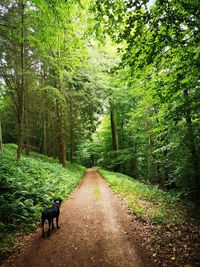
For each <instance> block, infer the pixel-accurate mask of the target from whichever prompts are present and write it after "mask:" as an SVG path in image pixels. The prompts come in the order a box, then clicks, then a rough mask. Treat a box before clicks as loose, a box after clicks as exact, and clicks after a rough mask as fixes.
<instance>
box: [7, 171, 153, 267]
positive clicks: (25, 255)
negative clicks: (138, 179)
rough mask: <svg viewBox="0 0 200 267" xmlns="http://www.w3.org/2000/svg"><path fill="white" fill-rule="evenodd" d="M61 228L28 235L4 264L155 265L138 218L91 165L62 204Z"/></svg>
mask: <svg viewBox="0 0 200 267" xmlns="http://www.w3.org/2000/svg"><path fill="white" fill-rule="evenodd" d="M60 226H61V228H60V229H58V230H57V229H56V230H52V231H51V236H50V237H45V238H40V236H41V229H38V230H37V231H35V233H33V234H32V235H30V236H28V238H26V239H25V240H24V242H23V245H22V246H21V248H20V251H19V252H18V253H17V255H13V257H11V258H9V259H8V260H7V261H6V262H4V264H3V265H2V266H3V267H7V266H9V267H12V266H15V267H36V266H37V267H49V266H50V267H58V266H63V267H64V266H65V267H68V266H69V267H153V266H155V264H154V263H152V261H151V259H150V258H149V256H148V252H147V251H144V249H143V248H141V246H140V244H141V240H140V237H139V236H137V234H136V232H135V231H134V221H132V220H131V217H130V216H129V215H128V213H127V208H126V207H125V205H123V202H122V201H121V200H120V199H119V198H118V197H117V196H116V195H114V194H113V192H112V190H111V189H110V188H109V187H108V186H107V184H106V182H105V181H104V180H103V179H102V177H101V176H100V175H99V174H98V173H97V172H96V171H95V170H94V169H88V170H87V171H86V173H85V176H84V178H83V180H82V182H81V184H80V186H79V187H78V188H77V189H76V190H75V191H74V193H73V194H72V195H71V196H70V198H69V199H68V200H67V201H65V202H64V203H63V204H62V206H61V214H60Z"/></svg>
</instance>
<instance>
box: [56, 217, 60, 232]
mask: <svg viewBox="0 0 200 267" xmlns="http://www.w3.org/2000/svg"><path fill="white" fill-rule="evenodd" d="M58 218H59V216H56V226H57V229H59V228H60V226H58Z"/></svg>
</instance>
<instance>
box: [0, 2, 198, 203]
mask: <svg viewBox="0 0 200 267" xmlns="http://www.w3.org/2000/svg"><path fill="white" fill-rule="evenodd" d="M187 2H188V1H185V0H182V1H179V2H178V3H177V1H156V2H155V3H154V2H151V1H150V2H148V1H139V0H138V1H134V2H132V1H115V2H113V1H103V0H101V1H97V2H96V3H95V2H92V1H67V2H66V1H61V0H60V1H42V0H40V1H39V0H37V1H36V0H35V1H25V0H23V1H2V2H1V7H0V12H1V13H0V16H1V24H0V26H1V43H0V54H1V62H0V64H1V73H0V74H1V81H0V82H1V84H0V85H1V87H0V88H1V90H0V94H1V98H0V114H1V136H2V137H1V140H2V141H1V151H2V142H3V143H16V144H17V145H18V149H17V154H16V157H17V159H18V160H20V158H21V153H22V150H23V149H24V150H25V151H26V154H27V155H28V154H29V153H30V151H36V152H40V153H43V154H45V155H48V156H51V157H55V158H59V161H60V163H61V164H62V165H63V166H66V164H67V162H78V163H80V164H83V165H87V166H92V165H93V166H95V165H97V166H101V167H104V168H106V169H110V170H114V171H119V172H122V173H124V174H128V175H130V176H132V177H134V178H136V179H140V180H145V181H148V182H150V183H155V184H159V185H160V186H162V187H166V188H170V189H171V188H173V189H178V190H179V191H180V192H181V193H182V194H183V195H184V196H190V197H192V198H194V199H197V198H198V196H199V190H200V163H199V162H200V155H199V150H200V137H199V130H200V123H199V114H200V113H199V111H200V101H199V99H200V90H199V64H200V62H199V53H200V50H199V38H200V36H199V25H200V21H199V18H200V16H199V1H196V0H193V1H192V0H191V1H189V3H187ZM2 153H3V152H2Z"/></svg>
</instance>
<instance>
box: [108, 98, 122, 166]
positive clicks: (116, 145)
mask: <svg viewBox="0 0 200 267" xmlns="http://www.w3.org/2000/svg"><path fill="white" fill-rule="evenodd" d="M110 122H111V130H112V145H113V150H114V151H115V153H116V162H117V164H116V165H115V167H114V171H121V164H120V163H119V142H118V134H117V126H116V114H115V108H114V105H113V104H112V103H110Z"/></svg>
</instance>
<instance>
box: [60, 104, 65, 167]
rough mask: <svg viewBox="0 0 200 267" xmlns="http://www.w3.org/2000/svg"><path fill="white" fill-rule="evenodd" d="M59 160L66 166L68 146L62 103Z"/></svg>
mask: <svg viewBox="0 0 200 267" xmlns="http://www.w3.org/2000/svg"><path fill="white" fill-rule="evenodd" d="M59 160H60V163H61V164H62V166H63V167H66V164H67V162H66V146H65V138H64V116H63V108H62V104H61V105H59Z"/></svg>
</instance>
